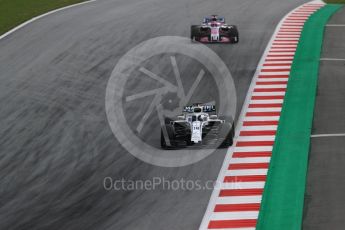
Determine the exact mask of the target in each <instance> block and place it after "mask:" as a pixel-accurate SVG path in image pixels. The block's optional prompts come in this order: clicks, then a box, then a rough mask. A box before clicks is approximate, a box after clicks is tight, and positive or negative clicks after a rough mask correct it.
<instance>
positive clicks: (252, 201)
mask: <svg viewBox="0 0 345 230" xmlns="http://www.w3.org/2000/svg"><path fill="white" fill-rule="evenodd" d="M323 5H324V4H323V3H321V2H318V1H314V2H311V3H307V4H304V5H302V6H300V7H298V8H296V9H295V10H294V11H292V12H291V13H289V14H288V15H287V16H286V17H285V18H284V19H283V20H282V22H281V23H280V25H279V26H278V27H277V30H276V32H275V34H274V36H273V38H272V41H271V43H270V45H269V48H268V52H266V53H265V54H264V56H263V59H262V60H263V61H262V62H261V65H259V71H258V74H257V75H256V76H255V78H254V79H255V86H254V88H253V90H252V91H250V92H248V93H249V95H250V100H249V103H248V104H247V105H244V110H245V113H244V117H243V119H242V121H240V127H239V132H238V136H237V137H236V139H235V143H234V147H233V148H231V149H229V151H228V154H227V155H226V157H229V158H231V159H230V160H227V159H225V161H226V162H228V165H227V167H225V168H224V167H223V168H222V170H224V172H223V171H221V172H220V176H219V178H218V182H219V184H220V185H221V186H220V188H216V189H215V190H214V193H217V194H216V195H213V196H212V197H211V200H210V203H209V207H208V209H207V211H206V214H205V216H204V219H203V222H202V224H201V226H200V229H241V230H254V229H255V228H256V223H257V219H258V216H259V211H260V205H261V198H262V193H263V191H264V186H265V181H266V175H267V171H268V168H269V162H270V159H271V155H272V149H273V145H274V140H275V135H276V131H277V127H278V123H279V118H280V112H281V110H282V106H283V100H284V96H285V92H286V88H287V83H288V78H289V74H290V69H291V65H292V61H293V57H294V55H295V52H296V49H297V44H298V41H299V38H300V35H301V32H302V29H303V25H304V23H305V21H306V20H307V19H308V18H309V16H310V15H311V14H313V13H314V12H315V11H317V10H318V9H319V8H321V7H322V6H323ZM219 184H217V185H219Z"/></svg>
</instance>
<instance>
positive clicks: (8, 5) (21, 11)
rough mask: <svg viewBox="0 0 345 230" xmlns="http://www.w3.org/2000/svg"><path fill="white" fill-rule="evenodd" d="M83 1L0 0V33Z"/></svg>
mask: <svg viewBox="0 0 345 230" xmlns="http://www.w3.org/2000/svg"><path fill="white" fill-rule="evenodd" d="M83 1H85V0H0V35H1V34H4V33H5V32H7V31H9V30H10V29H12V28H14V27H16V26H17V25H19V24H21V23H23V22H25V21H27V20H29V19H31V18H33V17H35V16H38V15H41V14H43V13H46V12H48V11H51V10H53V9H57V8H60V7H63V6H67V5H71V4H75V3H79V2H83Z"/></svg>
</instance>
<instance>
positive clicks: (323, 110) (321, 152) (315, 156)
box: [303, 8, 345, 230]
mask: <svg viewBox="0 0 345 230" xmlns="http://www.w3.org/2000/svg"><path fill="white" fill-rule="evenodd" d="M344 12H345V8H342V9H340V10H339V11H338V12H337V13H335V14H334V15H333V16H332V18H331V19H330V20H329V22H328V24H330V25H344V24H345V16H344ZM344 40H345V27H344V26H342V27H338V26H337V27H336V26H327V27H326V31H325V37H324V42H323V50H322V54H321V57H322V58H327V59H329V58H332V59H344V60H337V61H334V60H322V61H321V62H320V73H319V81H318V92H317V97H316V104H315V112H314V121H313V130H312V135H320V134H321V135H326V136H315V137H312V138H311V150H310V155H309V167H308V178H307V187H306V196H305V207H304V220H303V229H304V230H309V229H310V230H311V229H313V230H319V229H330V230H337V229H344V225H345V220H344V215H345V208H344V203H345V197H344V191H345V185H344V183H343V182H344V180H345V175H344V164H345V157H344V149H345V147H344V141H345V136H344V135H343V136H336V135H334V134H344V133H345V122H344V116H345V109H344V103H345V94H344V92H345V79H344V72H345V55H344V53H345V44H344ZM327 135H328V136H327Z"/></svg>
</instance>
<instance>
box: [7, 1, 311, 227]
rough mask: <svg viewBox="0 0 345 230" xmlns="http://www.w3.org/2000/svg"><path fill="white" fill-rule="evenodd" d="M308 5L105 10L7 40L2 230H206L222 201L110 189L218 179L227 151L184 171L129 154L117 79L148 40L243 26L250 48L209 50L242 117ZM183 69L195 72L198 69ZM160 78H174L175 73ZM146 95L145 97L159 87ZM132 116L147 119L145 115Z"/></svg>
mask: <svg viewBox="0 0 345 230" xmlns="http://www.w3.org/2000/svg"><path fill="white" fill-rule="evenodd" d="M304 2H305V1H302V0H299V1H295V0H293V1H275V0H261V1H253V0H241V1H235V0H232V1H231V0H217V1H204V0H190V1H186V0H183V1H182V0H174V1H167V0H143V1H137V0H135V1H134V0H123V1H110V0H109V1H105V0H104V1H103V0H99V1H97V2H94V3H90V4H86V5H83V6H80V7H76V8H71V9H68V10H65V11H62V12H58V13H56V14H53V15H50V16H48V17H45V18H43V19H40V20H38V21H36V22H34V23H32V24H30V25H28V26H26V27H24V28H22V29H20V30H19V31H17V32H15V33H14V34H11V35H10V36H8V37H6V38H4V39H2V40H0V81H1V84H0V87H1V89H0V103H1V104H0V105H1V106H0V118H1V123H0V136H1V139H0V150H1V152H0V154H1V155H0V174H1V179H0V182H1V190H0V226H1V228H2V229H36V230H38V229H50V230H52V229H197V228H198V227H199V224H200V222H201V219H202V217H203V214H204V212H205V209H206V207H207V204H208V201H209V198H210V195H211V192H212V191H211V190H202V191H182V190H178V191H172V190H169V191H168V190H163V189H158V190H155V191H143V190H135V191H123V190H121V191H106V190H105V189H104V188H103V179H104V178H105V177H107V176H108V177H111V178H114V179H121V178H125V179H126V180H143V179H152V178H153V177H160V178H163V177H164V178H167V179H168V180H174V179H181V178H184V179H185V180H198V179H199V180H201V181H202V182H205V181H208V180H215V179H216V178H217V175H218V172H219V170H220V167H221V164H222V162H223V158H224V154H225V150H219V151H217V152H216V153H214V154H212V155H211V156H209V157H207V158H205V159H204V160H202V161H200V162H198V163H196V164H193V165H190V166H186V167H180V168H162V167H157V166H152V165H149V164H146V163H143V162H142V161H140V160H137V159H136V158H134V157H133V156H131V155H130V154H128V153H127V152H126V151H125V150H124V149H123V148H122V146H121V145H120V143H118V142H117V140H116V139H115V138H114V135H113V134H112V132H111V130H110V127H109V125H108V123H107V118H106V113H105V108H104V107H105V106H104V104H105V103H104V98H105V89H106V85H107V81H108V79H109V76H110V74H111V71H112V70H113V68H114V66H115V65H116V63H117V61H118V60H119V59H120V58H121V57H122V56H123V55H124V54H125V53H126V52H127V51H128V50H130V49H131V48H132V47H133V46H135V45H137V44H139V43H140V42H142V41H145V40H147V39H149V38H154V37H157V36H164V35H174V36H185V37H188V36H189V28H190V25H191V24H197V23H199V21H200V20H201V18H202V17H203V16H205V15H209V14H214V13H216V14H218V15H224V16H225V17H226V19H227V21H228V22H229V23H230V22H231V23H232V24H236V25H238V27H239V31H240V43H239V44H237V45H208V46H209V48H211V49H212V50H213V51H215V52H216V53H217V54H218V55H219V56H220V58H221V59H222V60H223V61H224V62H225V64H226V65H227V66H228V67H229V70H230V71H231V73H232V76H233V78H234V82H235V85H236V89H237V104H238V106H237V110H238V111H239V110H240V109H241V105H242V103H243V101H244V97H245V95H246V92H247V89H248V87H249V84H250V81H251V78H252V76H253V74H254V71H255V69H256V66H257V64H258V61H259V59H260V57H261V55H262V53H263V51H264V48H265V47H266V45H267V43H268V40H269V39H270V37H271V35H272V33H273V30H274V29H275V26H276V25H277V23H278V22H279V21H280V19H281V18H282V17H283V16H284V15H285V14H286V13H288V12H289V11H290V10H292V9H293V8H295V7H297V6H298V5H300V4H302V3H304ZM180 63H181V61H180ZM184 63H185V67H184V68H186V71H197V70H196V68H199V67H197V66H195V65H188V62H187V64H186V62H184ZM155 68H156V69H155V71H163V70H162V69H160V68H164V65H163V66H161V67H160V66H158V67H157V66H155ZM182 80H183V79H182ZM185 80H187V81H188V79H185ZM133 84H134V85H132V86H133V87H134V86H136V85H135V82H134V83H133ZM138 84H139V83H138ZM146 84H147V85H145V84H144V83H143V82H140V85H139V88H141V89H142V88H145V87H148V88H149V87H150V86H151V85H150V83H146ZM203 87H206V88H210V87H207V85H206V86H205V85H204V86H203ZM212 92H213V91H212ZM200 94H201V95H200V96H201V97H202V96H205V95H206V96H207V95H209V94H210V91H209V90H201V93H200ZM138 106H139V105H138ZM131 116H133V117H136V116H138V115H137V114H136V110H134V111H133V114H131ZM150 124H151V123H150ZM152 124H153V123H152ZM151 130H154V128H152V129H151ZM157 133H159V131H158V132H157V131H156V130H154V131H153V134H154V135H152V136H155V135H156V134H157ZM156 136H157V135H156ZM156 140H159V138H156Z"/></svg>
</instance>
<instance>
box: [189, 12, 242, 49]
mask: <svg viewBox="0 0 345 230" xmlns="http://www.w3.org/2000/svg"><path fill="white" fill-rule="evenodd" d="M190 38H191V39H192V41H198V42H205V43H238V42H239V36H238V30H237V27H236V26H234V25H227V24H226V23H225V19H224V18H223V17H218V16H217V15H212V16H211V17H205V18H204V20H203V22H202V24H201V25H192V26H191V31H190Z"/></svg>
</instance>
